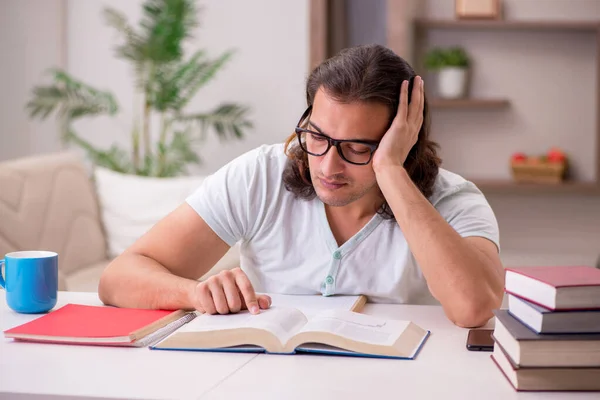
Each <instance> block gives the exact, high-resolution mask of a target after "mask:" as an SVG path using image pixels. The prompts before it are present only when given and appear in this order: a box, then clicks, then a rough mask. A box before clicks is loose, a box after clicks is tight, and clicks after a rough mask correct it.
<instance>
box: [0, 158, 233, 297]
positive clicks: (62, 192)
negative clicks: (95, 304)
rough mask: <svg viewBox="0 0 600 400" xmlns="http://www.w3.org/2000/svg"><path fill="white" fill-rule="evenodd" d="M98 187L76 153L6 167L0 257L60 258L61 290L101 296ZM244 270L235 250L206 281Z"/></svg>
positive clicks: (103, 260)
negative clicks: (22, 253) (29, 253)
mask: <svg viewBox="0 0 600 400" xmlns="http://www.w3.org/2000/svg"><path fill="white" fill-rule="evenodd" d="M98 207H99V206H98V200H97V198H96V193H95V189H94V185H93V183H92V182H91V180H90V176H89V174H88V172H87V170H86V168H85V165H84V164H83V161H82V159H81V158H80V157H78V156H77V155H75V154H72V153H67V152H65V153H57V154H50V155H43V156H34V157H28V158H22V159H17V160H11V161H5V162H1V163H0V257H3V256H4V254H6V253H9V252H12V251H19V250H49V251H55V252H57V253H58V255H59V289H60V290H69V291H83V292H85V291H96V290H97V289H98V282H99V279H100V275H101V274H102V271H103V270H104V268H105V267H106V266H107V265H108V263H109V262H110V259H109V258H108V257H107V245H106V239H105V233H104V230H103V228H102V223H101V219H100V212H99V211H100V210H99V209H98ZM237 265H239V255H238V253H237V248H236V247H234V248H232V249H231V250H230V251H229V252H228V253H227V254H226V255H225V257H223V259H221V260H220V261H219V263H217V264H216V265H215V267H213V268H212V269H211V271H209V272H208V273H207V274H206V275H205V276H204V277H202V278H201V279H205V278H206V277H208V276H210V275H213V274H215V273H217V272H219V271H221V270H223V269H227V268H233V267H235V266H237Z"/></svg>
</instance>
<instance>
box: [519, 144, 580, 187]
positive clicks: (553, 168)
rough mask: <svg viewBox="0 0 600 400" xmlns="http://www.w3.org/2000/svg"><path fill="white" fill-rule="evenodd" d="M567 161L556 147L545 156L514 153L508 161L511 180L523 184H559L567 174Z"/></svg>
mask: <svg viewBox="0 0 600 400" xmlns="http://www.w3.org/2000/svg"><path fill="white" fill-rule="evenodd" d="M567 166H568V159H567V156H566V154H565V153H564V152H563V151H562V150H561V149H560V148H558V147H552V148H551V149H550V150H548V152H546V154H541V155H527V154H525V153H521V152H518V153H514V154H513V155H512V156H511V159H510V168H511V172H512V176H513V179H514V180H515V181H516V182H523V183H555V184H556V183H561V182H563V181H564V180H565V176H566V174H567Z"/></svg>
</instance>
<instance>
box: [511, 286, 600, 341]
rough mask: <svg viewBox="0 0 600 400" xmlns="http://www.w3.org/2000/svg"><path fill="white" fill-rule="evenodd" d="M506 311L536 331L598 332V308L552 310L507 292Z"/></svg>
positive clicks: (599, 316)
mask: <svg viewBox="0 0 600 400" xmlns="http://www.w3.org/2000/svg"><path fill="white" fill-rule="evenodd" d="M508 311H509V312H510V314H511V315H512V316H513V317H515V318H517V319H518V320H519V321H521V323H523V324H525V325H526V326H528V327H529V328H530V329H532V330H533V331H535V332H536V333H600V310H576V311H552V310H549V309H547V308H545V307H542V306H539V305H537V304H535V303H532V302H530V301H528V300H525V299H522V298H520V297H517V296H514V295H511V294H509V295H508Z"/></svg>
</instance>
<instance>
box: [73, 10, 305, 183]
mask: <svg viewBox="0 0 600 400" xmlns="http://www.w3.org/2000/svg"><path fill="white" fill-rule="evenodd" d="M141 3H142V1H141V0H129V1H119V0H104V1H100V0H86V1H78V0H69V1H68V42H67V49H68V70H69V72H71V73H72V74H74V75H76V76H78V77H80V78H82V79H84V80H85V81H86V82H89V83H90V84H93V85H96V86H98V87H99V88H104V89H110V90H111V91H113V92H114V93H115V94H116V95H117V98H118V101H119V104H120V106H121V109H122V113H121V114H120V115H119V117H118V118H116V119H108V118H101V119H100V118H99V119H97V120H94V121H91V120H90V121H82V122H81V123H79V124H78V125H77V130H78V132H80V133H81V134H82V135H83V136H84V137H85V138H86V139H89V140H90V141H92V142H93V143H96V144H98V145H102V146H109V145H110V144H112V143H113V142H118V143H121V144H124V145H128V137H127V135H128V133H129V130H130V128H131V121H132V115H133V114H132V110H133V101H134V100H133V80H132V74H131V70H130V67H129V65H128V64H126V63H125V62H124V61H122V60H117V59H115V58H114V57H113V48H114V46H115V44H116V43H117V41H116V39H117V36H116V34H114V33H113V31H112V30H111V29H109V28H108V27H107V26H105V24H104V21H103V20H102V18H101V11H102V8H103V6H105V5H108V6H110V7H114V8H116V9H119V10H121V11H122V12H124V13H125V14H126V15H127V16H128V17H129V18H130V21H131V22H132V23H136V24H137V20H138V17H139V15H140V4H141ZM199 3H200V5H201V6H202V12H201V14H200V27H199V29H198V31H197V34H196V38H195V39H194V41H193V43H192V45H191V46H190V47H191V48H194V49H195V48H204V49H206V50H207V51H208V54H210V55H213V56H217V55H218V54H220V53H221V52H223V51H225V50H228V49H236V50H237V52H236V54H235V56H234V57H233V59H232V60H231V61H230V63H229V64H228V65H227V66H226V68H225V69H223V70H222V71H221V73H220V74H218V75H217V78H216V79H215V80H214V81H213V82H212V83H210V84H209V85H208V86H205V87H204V88H202V89H201V90H200V91H199V92H198V95H197V97H196V99H195V100H194V101H192V103H191V104H190V107H189V109H190V111H198V112H200V111H205V110H208V109H211V108H212V107H214V106H216V105H217V104H219V103H220V102H224V101H235V102H239V103H243V104H246V105H249V106H250V107H251V108H252V114H251V118H252V120H253V122H254V129H253V130H252V131H251V132H249V134H248V135H247V136H246V139H245V140H243V141H241V142H233V141H230V142H226V143H220V142H219V140H217V139H215V138H214V135H211V138H210V139H209V140H208V141H207V142H206V143H205V144H204V145H203V146H202V148H201V149H200V156H201V157H202V158H203V160H204V163H203V165H202V166H201V167H200V168H197V169H194V172H197V173H209V172H212V171H214V170H216V169H217V168H218V167H220V166H222V165H223V164H224V163H225V162H227V161H229V160H231V159H232V158H234V157H235V156H237V155H239V154H241V153H243V152H245V151H247V150H249V149H251V148H254V147H256V146H258V145H260V144H263V143H275V142H281V141H283V140H284V139H285V138H286V137H287V135H289V134H290V133H292V132H293V129H294V126H295V124H296V122H297V120H298V118H299V117H300V116H301V114H302V112H303V111H304V108H305V100H304V84H305V79H306V76H307V73H308V0H294V1H279V0H253V1H239V0H204V1H200V2H199Z"/></svg>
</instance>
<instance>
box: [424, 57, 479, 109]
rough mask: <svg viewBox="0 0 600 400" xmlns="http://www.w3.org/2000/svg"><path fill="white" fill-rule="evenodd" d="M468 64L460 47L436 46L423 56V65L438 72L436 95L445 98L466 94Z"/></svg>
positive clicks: (454, 97)
mask: <svg viewBox="0 0 600 400" xmlns="http://www.w3.org/2000/svg"><path fill="white" fill-rule="evenodd" d="M469 66H470V60H469V56H468V55H467V53H466V52H465V50H464V49H463V48H461V47H450V48H439V47H436V48H433V49H431V50H430V51H429V52H428V53H427V54H426V57H425V67H426V68H427V69H429V70H432V71H437V72H438V79H437V88H438V95H439V96H440V97H442V98H446V99H456V98H461V97H465V96H466V94H467V80H468V79H467V78H468V70H469Z"/></svg>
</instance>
